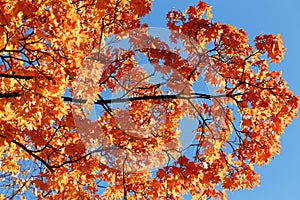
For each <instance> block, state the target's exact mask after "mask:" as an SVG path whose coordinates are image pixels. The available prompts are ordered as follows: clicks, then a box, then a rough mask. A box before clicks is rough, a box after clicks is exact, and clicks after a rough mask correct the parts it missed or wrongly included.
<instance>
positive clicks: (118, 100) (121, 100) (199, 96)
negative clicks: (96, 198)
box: [62, 93, 236, 104]
mask: <svg viewBox="0 0 300 200" xmlns="http://www.w3.org/2000/svg"><path fill="white" fill-rule="evenodd" d="M234 96H236V95H234ZM224 97H230V96H228V95H226V94H221V95H209V94H200V93H193V94H191V95H189V96H187V95H181V94H180V95H157V96H154V95H153V96H152V95H150V96H139V97H129V98H116V99H101V100H97V101H96V102H95V104H112V103H125V102H130V101H140V100H168V99H185V100H190V99H214V98H224ZM62 98H63V100H64V101H68V102H74V103H85V102H86V101H87V100H85V99H75V98H71V97H62Z"/></svg>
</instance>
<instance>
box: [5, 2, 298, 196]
mask: <svg viewBox="0 0 300 200" xmlns="http://www.w3.org/2000/svg"><path fill="white" fill-rule="evenodd" d="M151 5H152V4H151V1H149V0H129V1H125V0H110V1H104V0H87V1H77V0H76V1H75V0H74V1H64V0H63V1H62V0H53V1H44V0H38V1H26V0H21V1H6V0H0V105H1V107H0V163H1V168H0V179H1V181H0V182H1V183H0V185H1V187H0V188H1V189H0V193H1V196H0V198H1V199H5V198H6V199H14V198H20V199H22V198H23V199H24V198H25V196H26V197H28V199H29V198H31V197H32V198H35V197H37V198H38V199H55V198H56V199H78V198H79V199H114V198H115V199H117V198H119V199H121V198H124V199H182V198H183V195H184V194H188V193H189V194H191V195H192V196H193V199H207V198H215V199H218V198H219V199H227V197H226V190H231V191H234V190H237V189H245V188H253V187H254V186H257V185H259V175H258V174H257V173H256V172H255V170H254V166H256V165H259V166H260V165H263V164H267V163H269V162H270V161H271V159H273V158H274V156H275V155H276V154H279V153H280V148H281V145H280V136H281V134H282V133H283V132H284V129H285V127H286V126H287V125H288V124H290V123H291V121H292V120H293V119H294V118H295V117H297V110H298V104H299V97H296V96H294V95H293V93H292V92H291V91H290V90H289V88H288V84H287V83H286V82H285V81H284V79H283V77H282V73H281V72H277V71H274V70H273V69H271V65H270V63H273V62H274V63H276V64H278V63H279V62H280V61H281V60H282V59H283V56H284V50H285V48H284V46H283V41H282V37H281V35H280V34H278V35H271V34H269V35H263V34H260V35H258V36H257V37H256V38H254V41H252V39H250V38H248V36H247V33H246V31H245V30H242V29H238V28H236V27H235V26H232V25H228V24H222V23H221V22H213V21H211V18H212V14H211V7H210V6H209V5H208V4H207V3H205V2H202V1H200V2H199V3H198V4H197V5H195V6H189V7H188V8H187V9H186V10H183V11H177V10H175V9H172V10H171V11H170V12H168V13H167V16H166V17H167V27H168V29H169V30H171V31H170V35H169V36H170V37H169V40H170V42H169V43H168V42H166V41H163V40H162V38H159V37H155V36H153V35H151V34H150V33H149V32H150V31H149V30H151V29H147V28H146V27H147V25H145V24H144V25H142V24H140V18H141V17H142V16H144V15H146V14H147V13H149V12H150V11H151ZM110 36H112V37H111V38H112V39H111V40H109V39H106V38H110ZM124 38H125V39H126V40H123V42H124V41H126V42H127V43H128V44H130V45H128V46H129V47H128V48H127V47H126V46H125V45H124V46H121V47H115V46H114V44H117V42H118V41H120V39H124ZM170 43H171V45H170ZM175 44H176V45H177V46H176V45H175ZM174 45H175V46H176V47H174ZM182 54H183V55H182ZM141 60H142V62H144V61H145V62H147V64H149V65H151V67H152V68H146V67H145V65H143V64H142V63H141V62H140V61H141ZM158 77H159V78H158ZM201 81H202V82H205V85H206V86H207V88H204V87H202V86H201ZM205 90H208V91H205ZM115 104H118V105H117V106H115V107H114V105H115ZM119 104H122V105H121V106H120V105H119ZM93 112H94V115H93ZM91 113H92V114H91ZM185 118H188V119H189V120H193V121H194V122H196V124H197V126H196V128H194V130H191V133H190V134H194V139H193V141H192V142H190V144H189V145H188V146H183V144H182V138H181V136H182V134H186V133H184V132H183V130H180V124H181V123H182V121H183V120H184V119H185ZM189 128H190V127H189ZM190 129H192V128H190ZM184 137H185V135H184ZM184 139H185V138H183V140H184ZM186 152H188V153H186Z"/></svg>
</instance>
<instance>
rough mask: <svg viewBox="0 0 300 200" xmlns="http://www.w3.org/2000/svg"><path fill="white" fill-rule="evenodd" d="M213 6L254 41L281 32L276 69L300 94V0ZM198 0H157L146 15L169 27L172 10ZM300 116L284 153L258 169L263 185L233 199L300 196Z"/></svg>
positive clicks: (230, 1)
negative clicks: (282, 51)
mask: <svg viewBox="0 0 300 200" xmlns="http://www.w3.org/2000/svg"><path fill="white" fill-rule="evenodd" d="M205 2H207V3H209V4H210V5H212V6H213V9H212V14H213V21H215V22H216V21H220V22H222V23H228V24H231V25H235V26H237V27H238V28H242V29H245V30H246V32H247V33H248V35H249V38H250V40H253V39H254V37H255V36H256V35H258V34H259V33H263V34H269V33H273V34H277V33H281V34H282V36H283V39H284V44H285V47H286V48H287V50H286V55H285V59H284V60H283V62H281V63H279V64H278V66H276V68H277V69H278V70H282V71H283V76H284V78H285V80H286V81H288V83H289V86H290V89H291V90H292V91H294V93H295V94H296V95H298V96H299V95H300V64H299V59H300V55H299V52H300V50H299V48H300V12H299V10H300V1H299V0H285V1H282V0H281V1H280V0H252V1H243V0H207V1H205ZM196 3H197V1H196V0H156V1H155V2H154V6H153V8H152V13H151V14H150V15H148V16H147V17H146V18H145V21H147V23H148V24H149V26H150V27H165V14H166V12H167V10H168V9H171V8H175V9H181V10H184V9H185V8H186V7H187V6H188V5H194V4H196ZM299 128H300V118H298V119H295V120H294V121H293V123H292V124H291V125H290V126H289V127H288V128H287V129H285V133H284V134H283V136H282V139H281V143H282V150H281V154H280V155H278V156H276V157H275V159H274V160H273V161H272V162H271V163H270V164H269V165H266V166H263V167H260V168H257V171H258V172H259V173H260V174H261V186H260V187H256V188H254V189H253V190H249V191H248V190H246V191H236V192H233V193H230V194H229V196H228V197H229V200H253V199H255V200H268V199H272V200H282V199H293V200H298V199H300V193H299V191H300V182H299V180H300V145H299V142H300V131H299Z"/></svg>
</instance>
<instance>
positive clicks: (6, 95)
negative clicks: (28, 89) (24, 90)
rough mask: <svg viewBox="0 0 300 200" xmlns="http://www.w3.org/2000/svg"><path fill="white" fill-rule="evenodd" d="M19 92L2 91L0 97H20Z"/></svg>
mask: <svg viewBox="0 0 300 200" xmlns="http://www.w3.org/2000/svg"><path fill="white" fill-rule="evenodd" d="M19 96H20V93H19V92H10V93H0V98H10V97H19Z"/></svg>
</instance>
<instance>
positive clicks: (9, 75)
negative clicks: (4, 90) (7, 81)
mask: <svg viewBox="0 0 300 200" xmlns="http://www.w3.org/2000/svg"><path fill="white" fill-rule="evenodd" d="M0 77H3V78H18V79H25V80H30V79H33V76H23V75H15V74H0Z"/></svg>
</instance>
